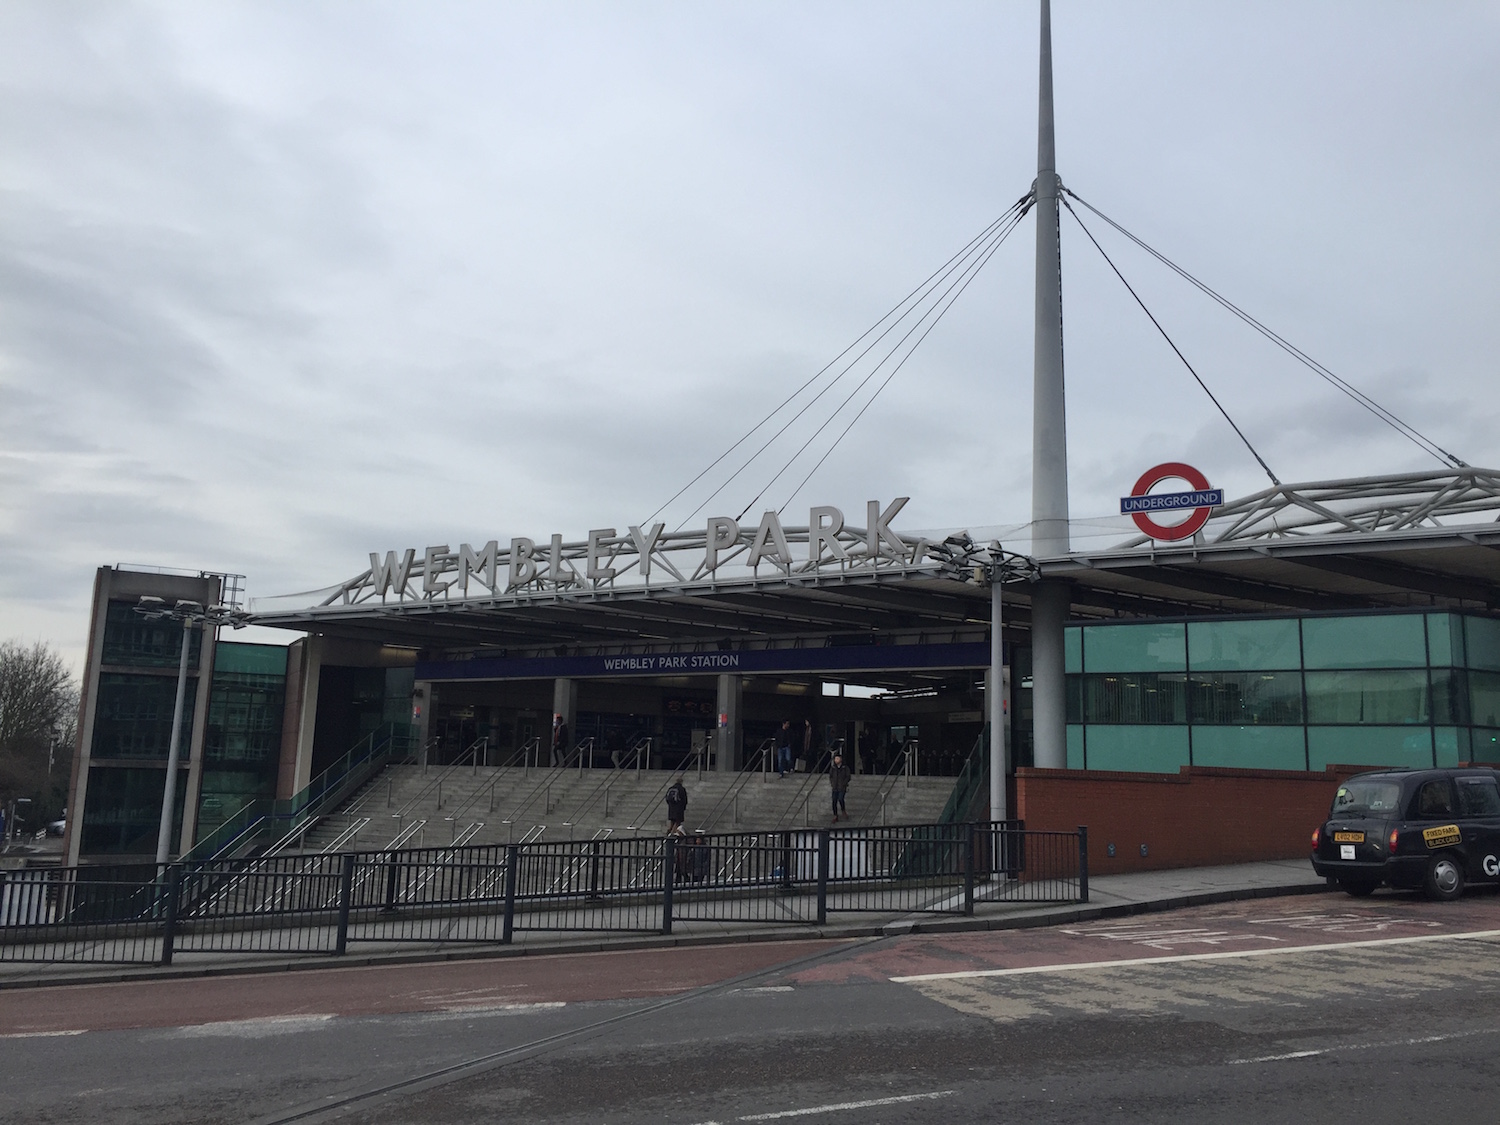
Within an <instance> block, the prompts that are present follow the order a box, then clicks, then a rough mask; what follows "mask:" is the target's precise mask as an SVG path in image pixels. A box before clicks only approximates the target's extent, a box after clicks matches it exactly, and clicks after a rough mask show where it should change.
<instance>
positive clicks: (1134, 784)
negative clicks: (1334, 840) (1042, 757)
mask: <svg viewBox="0 0 1500 1125" xmlns="http://www.w3.org/2000/svg"><path fill="white" fill-rule="evenodd" d="M1371 768H1376V767H1370V766H1331V767H1329V769H1328V770H1326V771H1323V772H1318V773H1292V772H1286V771H1281V770H1241V769H1215V768H1212V767H1208V766H1185V767H1183V769H1182V770H1181V771H1179V772H1178V773H1175V774H1162V773H1112V772H1109V771H1106V770H1041V769H1028V768H1024V767H1023V768H1020V769H1017V770H1016V801H1015V805H1014V808H1015V810H1016V813H1015V815H1016V816H1018V817H1019V818H1020V819H1022V820H1024V821H1025V822H1026V827H1027V828H1028V829H1052V830H1064V831H1071V830H1073V829H1075V828H1077V827H1078V826H1079V825H1080V824H1083V825H1087V826H1088V830H1089V873H1090V874H1091V875H1113V874H1118V873H1120V872H1125V871H1151V870H1158V869H1161V868H1168V867H1207V866H1213V865H1216V864H1223V863H1252V862H1255V861H1257V860H1265V859H1301V858H1304V857H1306V856H1307V854H1308V852H1309V850H1310V848H1309V837H1310V836H1311V835H1312V830H1313V829H1314V828H1316V827H1317V826H1318V825H1320V824H1322V823H1323V821H1324V819H1325V818H1326V816H1327V814H1328V806H1329V805H1330V804H1331V803H1332V801H1333V793H1334V789H1335V788H1336V787H1337V785H1338V783H1339V782H1340V781H1342V780H1344V779H1345V778H1347V777H1349V776H1351V775H1352V774H1355V773H1359V772H1361V771H1362V770H1366V769H1371ZM1110 844H1114V846H1115V854H1114V856H1113V857H1110V855H1109V854H1108V848H1109V845H1110ZM1142 844H1144V845H1145V846H1146V853H1147V854H1146V855H1145V856H1142V855H1141V845H1142Z"/></svg>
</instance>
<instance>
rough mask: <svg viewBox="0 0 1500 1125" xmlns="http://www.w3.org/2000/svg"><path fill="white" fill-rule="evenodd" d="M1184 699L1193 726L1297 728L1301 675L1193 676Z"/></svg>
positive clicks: (1236, 673)
mask: <svg viewBox="0 0 1500 1125" xmlns="http://www.w3.org/2000/svg"><path fill="white" fill-rule="evenodd" d="M1188 698H1189V701H1190V703H1191V709H1192V721H1193V722H1194V723H1205V724H1224V725H1232V726H1241V725H1246V724H1252V725H1253V724H1262V723H1280V724H1290V723H1297V724H1300V723H1301V722H1302V673H1300V672H1217V673H1214V674H1212V675H1206V676H1204V675H1199V674H1197V673H1196V672H1195V673H1194V674H1193V676H1192V678H1191V682H1190V684H1189V686H1188ZM1194 745H1195V747H1196V743H1195V744H1194ZM1194 760H1195V761H1196V757H1195V759H1194Z"/></svg>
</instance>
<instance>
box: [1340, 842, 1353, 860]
mask: <svg viewBox="0 0 1500 1125" xmlns="http://www.w3.org/2000/svg"><path fill="white" fill-rule="evenodd" d="M1339 858H1340V859H1353V858H1354V845H1353V844H1340V845H1339Z"/></svg>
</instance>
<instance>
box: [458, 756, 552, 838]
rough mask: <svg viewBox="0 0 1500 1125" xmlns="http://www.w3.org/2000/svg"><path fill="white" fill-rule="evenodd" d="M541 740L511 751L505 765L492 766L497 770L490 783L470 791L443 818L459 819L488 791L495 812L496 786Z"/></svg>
mask: <svg viewBox="0 0 1500 1125" xmlns="http://www.w3.org/2000/svg"><path fill="white" fill-rule="evenodd" d="M540 742H541V740H540V739H533V740H532V741H531V742H528V743H527V744H526V745H524V746H522V747H521V748H520V749H518V750H516V751H513V752H512V753H511V756H510V758H508V759H507V760H506V762H505V764H504V765H500V766H494V767H492V768H493V769H494V770H495V776H494V777H492V778H490V780H489V782H488V783H486V784H484V785H481V786H480V787H479V788H478V789H476V790H474V792H472V793H470V794H469V796H468V798H467V799H466V800H465V801H464V803H463V804H461V805H459V806H458V808H456V809H454V810H453V811H452V812H451V813H449V814H448V815H447V816H445V817H444V818H443V819H444V820H453V821H456V820H458V819H459V818H460V817H462V816H463V815H464V814H465V813H467V812H468V811H469V809H470V808H471V807H472V806H473V805H474V804H476V803H477V802H478V800H479V798H480V797H482V796H484V795H485V794H486V793H488V794H489V798H490V807H489V810H488V811H489V812H494V811H495V788H496V786H498V785H499V784H500V782H502V781H505V780H506V779H507V778H509V777H510V774H508V773H507V772H505V771H507V770H510V769H514V768H515V761H516V759H517V758H518V757H521V756H524V755H526V754H527V753H528V752H529V751H530V750H532V749H535V746H534V745H533V744H536V745H540Z"/></svg>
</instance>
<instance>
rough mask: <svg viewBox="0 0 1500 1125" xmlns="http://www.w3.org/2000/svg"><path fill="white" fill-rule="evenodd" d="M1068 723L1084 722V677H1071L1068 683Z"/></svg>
mask: <svg viewBox="0 0 1500 1125" xmlns="http://www.w3.org/2000/svg"><path fill="white" fill-rule="evenodd" d="M1066 690H1067V705H1068V722H1070V723H1081V722H1083V677H1082V676H1069V677H1068V682H1067V687H1066Z"/></svg>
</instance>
